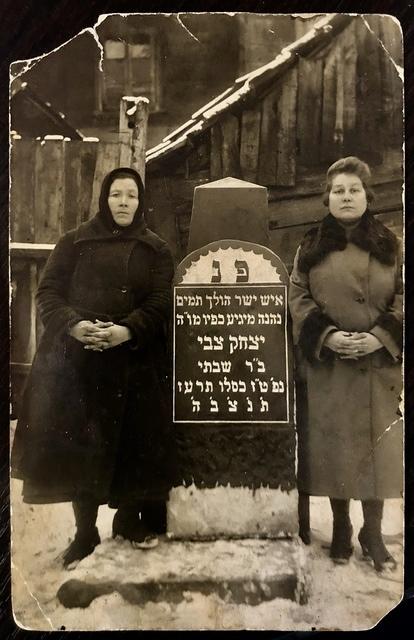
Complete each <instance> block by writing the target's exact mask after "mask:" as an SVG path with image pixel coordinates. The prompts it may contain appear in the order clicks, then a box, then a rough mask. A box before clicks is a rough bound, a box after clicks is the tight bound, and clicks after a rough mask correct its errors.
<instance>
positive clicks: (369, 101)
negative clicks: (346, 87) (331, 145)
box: [355, 18, 383, 166]
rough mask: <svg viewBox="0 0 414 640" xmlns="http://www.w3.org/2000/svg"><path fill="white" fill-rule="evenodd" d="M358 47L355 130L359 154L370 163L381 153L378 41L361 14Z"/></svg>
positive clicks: (381, 127)
mask: <svg viewBox="0 0 414 640" xmlns="http://www.w3.org/2000/svg"><path fill="white" fill-rule="evenodd" d="M355 30H356V41H357V48H358V60H357V75H358V84H357V94H356V98H357V100H356V102H357V115H356V132H357V138H358V142H359V145H358V147H359V154H358V155H359V156H360V157H361V158H362V159H363V160H365V161H367V162H368V163H369V164H371V165H374V166H375V165H377V164H380V163H381V161H382V154H383V126H382V125H383V123H382V118H383V114H382V86H381V85H382V81H381V69H380V62H379V60H380V57H379V56H380V52H379V43H378V40H377V38H376V36H375V35H374V34H372V33H371V31H370V30H369V28H368V26H367V25H366V24H365V22H364V20H363V19H362V18H358V19H357V20H356V22H355Z"/></svg>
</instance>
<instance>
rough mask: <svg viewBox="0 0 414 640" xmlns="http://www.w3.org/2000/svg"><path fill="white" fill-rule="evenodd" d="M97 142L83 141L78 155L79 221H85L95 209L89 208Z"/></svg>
mask: <svg viewBox="0 0 414 640" xmlns="http://www.w3.org/2000/svg"><path fill="white" fill-rule="evenodd" d="M99 144H100V143H99V142H98V141H96V142H92V141H87V142H85V141H83V142H82V146H81V155H80V174H81V187H80V195H79V222H85V221H86V220H88V219H89V218H90V216H91V215H94V214H95V213H96V211H93V210H91V201H92V191H93V182H94V175H95V167H96V159H97V155H98V147H99Z"/></svg>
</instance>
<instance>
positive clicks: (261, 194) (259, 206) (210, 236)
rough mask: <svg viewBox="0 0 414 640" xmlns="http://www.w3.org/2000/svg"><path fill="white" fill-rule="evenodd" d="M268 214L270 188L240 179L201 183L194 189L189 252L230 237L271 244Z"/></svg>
mask: <svg viewBox="0 0 414 640" xmlns="http://www.w3.org/2000/svg"><path fill="white" fill-rule="evenodd" d="M268 217H269V214H268V208H267V189H266V187H262V186H260V185H258V184H253V183H251V182H246V181H245V180H239V179H238V178H223V179H221V180H216V181H215V182H209V183H208V184H204V185H200V186H199V187H196V188H195V190H194V202H193V212H192V215H191V225H190V234H189V239H188V252H190V251H194V250H195V249H199V248H200V247H203V246H204V245H206V244H208V243H210V242H214V241H215V240H224V239H226V238H233V239H237V240H242V241H243V240H245V241H247V242H257V243H258V244H261V245H267V244H268V243H269V221H268Z"/></svg>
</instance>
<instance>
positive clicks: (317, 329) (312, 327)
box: [299, 310, 337, 363]
mask: <svg viewBox="0 0 414 640" xmlns="http://www.w3.org/2000/svg"><path fill="white" fill-rule="evenodd" d="M331 331H337V327H336V326H335V324H334V323H333V321H332V320H331V318H329V316H327V315H326V314H325V313H322V311H318V310H315V311H312V312H311V313H310V314H309V315H308V316H307V317H306V319H305V321H304V323H303V325H302V329H301V331H300V336H299V346H300V348H301V350H302V352H303V354H304V356H305V357H306V359H307V360H308V361H309V362H311V363H312V362H315V361H316V360H322V355H321V352H322V347H323V343H324V341H325V338H326V336H327V335H328V334H329V333H331Z"/></svg>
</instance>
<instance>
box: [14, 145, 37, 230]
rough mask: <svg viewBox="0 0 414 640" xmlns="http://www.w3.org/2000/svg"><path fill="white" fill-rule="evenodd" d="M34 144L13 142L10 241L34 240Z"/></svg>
mask: <svg viewBox="0 0 414 640" xmlns="http://www.w3.org/2000/svg"><path fill="white" fill-rule="evenodd" d="M35 152H36V142H35V141H34V140H21V139H20V140H13V142H12V146H11V156H10V178H11V184H10V227H11V229H10V231H11V238H12V240H16V241H19V242H32V241H33V240H34V234H35V228H34V207H33V197H34V175H35V172H34V170H33V168H34V166H35Z"/></svg>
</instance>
